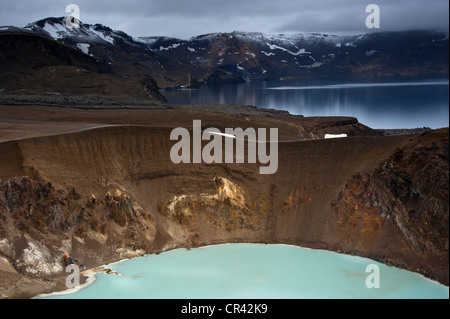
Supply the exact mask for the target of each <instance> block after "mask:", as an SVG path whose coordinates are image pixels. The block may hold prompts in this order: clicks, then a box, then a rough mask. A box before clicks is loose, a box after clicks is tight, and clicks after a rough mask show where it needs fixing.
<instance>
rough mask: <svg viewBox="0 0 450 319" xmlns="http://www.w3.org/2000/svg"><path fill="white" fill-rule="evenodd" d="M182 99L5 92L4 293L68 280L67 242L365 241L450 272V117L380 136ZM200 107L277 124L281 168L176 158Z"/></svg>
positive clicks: (225, 120) (335, 245)
mask: <svg viewBox="0 0 450 319" xmlns="http://www.w3.org/2000/svg"><path fill="white" fill-rule="evenodd" d="M170 107H171V108H170V109H167V108H162V107H161V106H157V105H156V106H155V107H154V108H145V109H143V108H128V109H124V108H115V109H101V108H92V107H90V108H65V107H56V106H51V107H49V106H37V105H3V106H0V296H1V297H3V298H27V297H32V296H34V295H36V294H38V293H42V292H49V291H53V290H55V289H61V288H64V278H65V276H66V274H65V273H64V270H63V260H62V256H63V254H67V255H70V256H72V257H74V258H76V259H78V260H80V261H82V263H83V264H84V269H88V268H95V267H97V266H99V265H103V264H106V263H109V262H113V261H117V260H120V259H123V258H128V257H133V256H137V255H142V254H151V253H159V252H162V251H165V250H168V249H173V248H177V247H186V248H194V247H197V246H201V245H209V244H218V243H226V242H258V243H287V244H294V245H300V246H304V247H311V248H321V249H328V250H333V251H339V252H343V253H348V254H355V255H359V256H365V257H369V258H372V259H376V260H379V261H382V262H386V263H389V264H393V265H395V266H398V267H402V268H406V269H410V270H413V271H416V272H419V273H422V274H424V275H426V276H428V277H429V278H432V279H435V280H438V281H440V282H441V283H444V284H446V285H448V274H449V273H448V267H449V265H448V262H449V259H448V238H449V235H448V163H449V161H448V136H449V135H448V134H449V132H448V128H446V129H441V130H433V131H428V132H425V133H423V134H420V135H419V134H416V135H398V136H381V133H380V132H377V131H374V130H372V129H370V128H368V127H366V126H364V125H362V124H360V123H358V121H357V120H356V119H354V118H327V117H325V118H304V117H299V116H290V115H288V114H286V113H285V112H277V111H270V110H261V111H259V110H257V109H255V108H252V107H235V106H231V105H216V106H207V105H196V106H170ZM195 119H196V120H202V126H203V128H208V127H216V128H219V129H220V130H221V131H223V130H224V128H236V127H242V128H246V127H253V128H259V127H266V128H271V127H277V128H278V129H279V141H280V143H279V169H278V171H277V173H276V174H274V175H260V174H259V173H258V168H259V164H212V165H207V164H180V165H175V164H173V163H172V162H171V160H170V150H171V147H172V146H173V145H174V144H175V141H171V140H170V133H171V130H172V129H173V128H175V127H185V128H187V129H190V130H191V129H192V121H193V120H195ZM327 133H329V134H344V133H345V134H348V136H349V137H348V138H344V139H333V140H325V139H323V137H324V135H325V134H327Z"/></svg>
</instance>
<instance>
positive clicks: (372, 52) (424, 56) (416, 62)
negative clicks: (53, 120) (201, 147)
mask: <svg viewBox="0 0 450 319" xmlns="http://www.w3.org/2000/svg"><path fill="white" fill-rule="evenodd" d="M143 40H144V41H146V43H147V44H148V46H149V47H150V48H151V49H152V50H153V51H154V52H155V53H157V54H158V55H161V56H165V57H171V58H178V59H181V60H184V61H186V62H189V63H191V64H194V65H199V66H209V67H217V68H221V69H224V70H227V71H228V72H232V73H233V74H236V75H239V76H242V77H244V78H246V79H250V80H253V79H274V78H283V77H289V76H292V77H299V76H300V77H302V76H303V77H316V76H361V77H373V76H415V75H434V74H436V75H439V74H443V75H445V74H447V75H448V67H447V68H445V66H446V65H447V66H448V34H444V33H440V32H433V31H415V32H413V31H411V32H397V33H395V32H385V33H373V34H362V35H352V36H338V35H329V34H295V35H284V34H280V35H264V34H261V33H243V32H233V33H214V34H207V35H202V36H198V37H194V38H192V39H190V40H187V41H186V40H179V39H173V38H167V37H160V38H155V37H153V38H146V39H143Z"/></svg>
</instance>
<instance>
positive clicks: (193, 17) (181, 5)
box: [0, 0, 449, 39]
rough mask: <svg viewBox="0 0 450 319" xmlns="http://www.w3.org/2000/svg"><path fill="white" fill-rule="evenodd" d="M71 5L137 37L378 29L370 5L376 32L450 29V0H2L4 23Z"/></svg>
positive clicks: (85, 16)
mask: <svg viewBox="0 0 450 319" xmlns="http://www.w3.org/2000/svg"><path fill="white" fill-rule="evenodd" d="M70 3H74V4H76V5H78V7H79V8H80V19H81V21H82V22H83V23H90V24H95V23H101V24H103V25H105V26H108V27H110V28H112V29H114V30H122V31H124V32H126V33H128V34H129V35H131V36H134V37H139V36H152V35H165V36H172V37H178V38H183V39H188V38H190V37H192V36H195V35H200V34H205V33H211V32H231V31H255V32H263V33H267V34H278V33H299V32H327V33H335V34H336V33H366V32H373V31H374V29H370V30H369V29H367V28H366V24H365V21H366V18H367V16H368V15H369V13H366V12H365V9H366V6H367V5H369V4H371V3H374V4H377V5H378V6H379V7H380V29H377V30H376V31H387V30H390V31H392V30H393V31H398V30H410V29H446V30H448V28H449V13H448V12H449V0H128V1H127V0H109V1H95V0H68V1H60V0H33V1H30V0H0V25H3V26H4V25H14V26H25V25H26V24H28V23H29V22H33V21H36V20H40V19H43V18H46V17H51V16H52V17H60V16H66V15H67V14H68V13H66V12H65V10H66V6H67V5H68V4H70Z"/></svg>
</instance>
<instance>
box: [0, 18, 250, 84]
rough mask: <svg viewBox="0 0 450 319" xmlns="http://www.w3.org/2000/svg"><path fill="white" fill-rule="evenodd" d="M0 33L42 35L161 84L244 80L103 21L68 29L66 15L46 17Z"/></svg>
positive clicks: (119, 70) (123, 71) (124, 73)
mask: <svg viewBox="0 0 450 319" xmlns="http://www.w3.org/2000/svg"><path fill="white" fill-rule="evenodd" d="M1 32H24V33H32V34H39V35H42V36H45V37H48V38H50V39H53V40H55V41H58V42H60V43H63V44H65V45H69V46H71V47H73V48H75V49H78V50H80V51H81V52H83V53H84V54H86V55H89V56H91V57H95V58H96V59H97V60H99V61H102V62H103V63H105V64H107V65H108V66H109V67H110V68H111V69H112V71H113V72H114V73H116V74H118V75H120V76H122V77H128V76H134V75H142V74H145V75H150V76H152V77H153V78H154V79H155V80H156V81H157V83H158V85H159V86H160V87H163V88H164V87H177V86H180V85H183V86H196V85H201V84H204V83H208V82H214V81H217V82H230V81H231V82H234V81H238V82H239V81H242V79H240V78H239V77H237V76H234V75H232V74H231V73H228V72H226V71H224V70H220V69H218V68H210V67H201V66H196V65H192V64H190V63H186V62H183V61H180V60H179V59H173V58H168V57H163V56H161V55H157V54H155V52H154V51H153V50H152V49H150V48H149V47H148V44H147V43H146V41H143V40H140V39H135V38H133V37H131V36H129V35H128V34H126V33H124V32H122V31H116V30H112V29H111V28H108V27H106V26H103V25H101V24H95V25H91V24H85V23H82V22H81V21H80V23H79V28H69V27H67V25H66V18H65V17H59V18H46V19H43V20H39V21H36V22H33V23H30V24H28V25H27V26H26V27H24V28H16V27H2V29H0V33H1Z"/></svg>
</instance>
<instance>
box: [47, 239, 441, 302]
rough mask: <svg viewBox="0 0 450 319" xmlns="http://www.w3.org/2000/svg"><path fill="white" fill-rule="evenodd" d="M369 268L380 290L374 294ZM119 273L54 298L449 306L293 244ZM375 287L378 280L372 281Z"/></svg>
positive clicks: (223, 251) (195, 255)
mask: <svg viewBox="0 0 450 319" xmlns="http://www.w3.org/2000/svg"><path fill="white" fill-rule="evenodd" d="M368 265H376V266H378V267H379V283H380V288H378V289H377V288H373V289H369V288H368V287H367V286H366V280H367V278H368V276H370V275H371V274H372V273H371V272H366V267H367V266H368ZM107 267H108V268H110V269H112V270H113V271H114V272H117V273H118V274H119V275H116V274H106V273H98V274H97V275H96V280H95V281H94V282H93V283H92V284H90V285H88V286H87V287H85V288H83V289H80V290H78V291H77V292H75V293H72V294H60V295H51V296H48V297H46V298H52V299H78V298H80V299H108V298H115V299H128V298H132V299H144V298H145V299H260V298H261V299H313V298H314V299H325V298H326V299H353V298H355V299H362V298H364V299H365V298H380V299H391V298H402V299H403V298H420V299H423V298H430V299H441V298H444V299H448V298H449V288H448V287H446V286H444V285H441V284H439V283H437V282H434V281H431V280H429V279H427V278H425V277H423V276H421V275H419V274H416V273H413V272H410V271H407V270H402V269H398V268H395V267H390V266H386V265H384V264H381V263H378V262H375V261H373V260H370V259H367V258H361V257H355V256H349V255H344V254H338V253H335V252H330V251H324V250H312V249H306V248H301V247H297V246H289V245H263V244H225V245H217V246H208V247H202V248H196V249H191V250H186V249H176V250H172V251H168V252H164V253H162V254H159V255H148V256H144V257H138V258H135V259H131V260H126V261H122V262H119V263H114V264H111V265H108V266H107ZM369 281H371V280H369Z"/></svg>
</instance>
